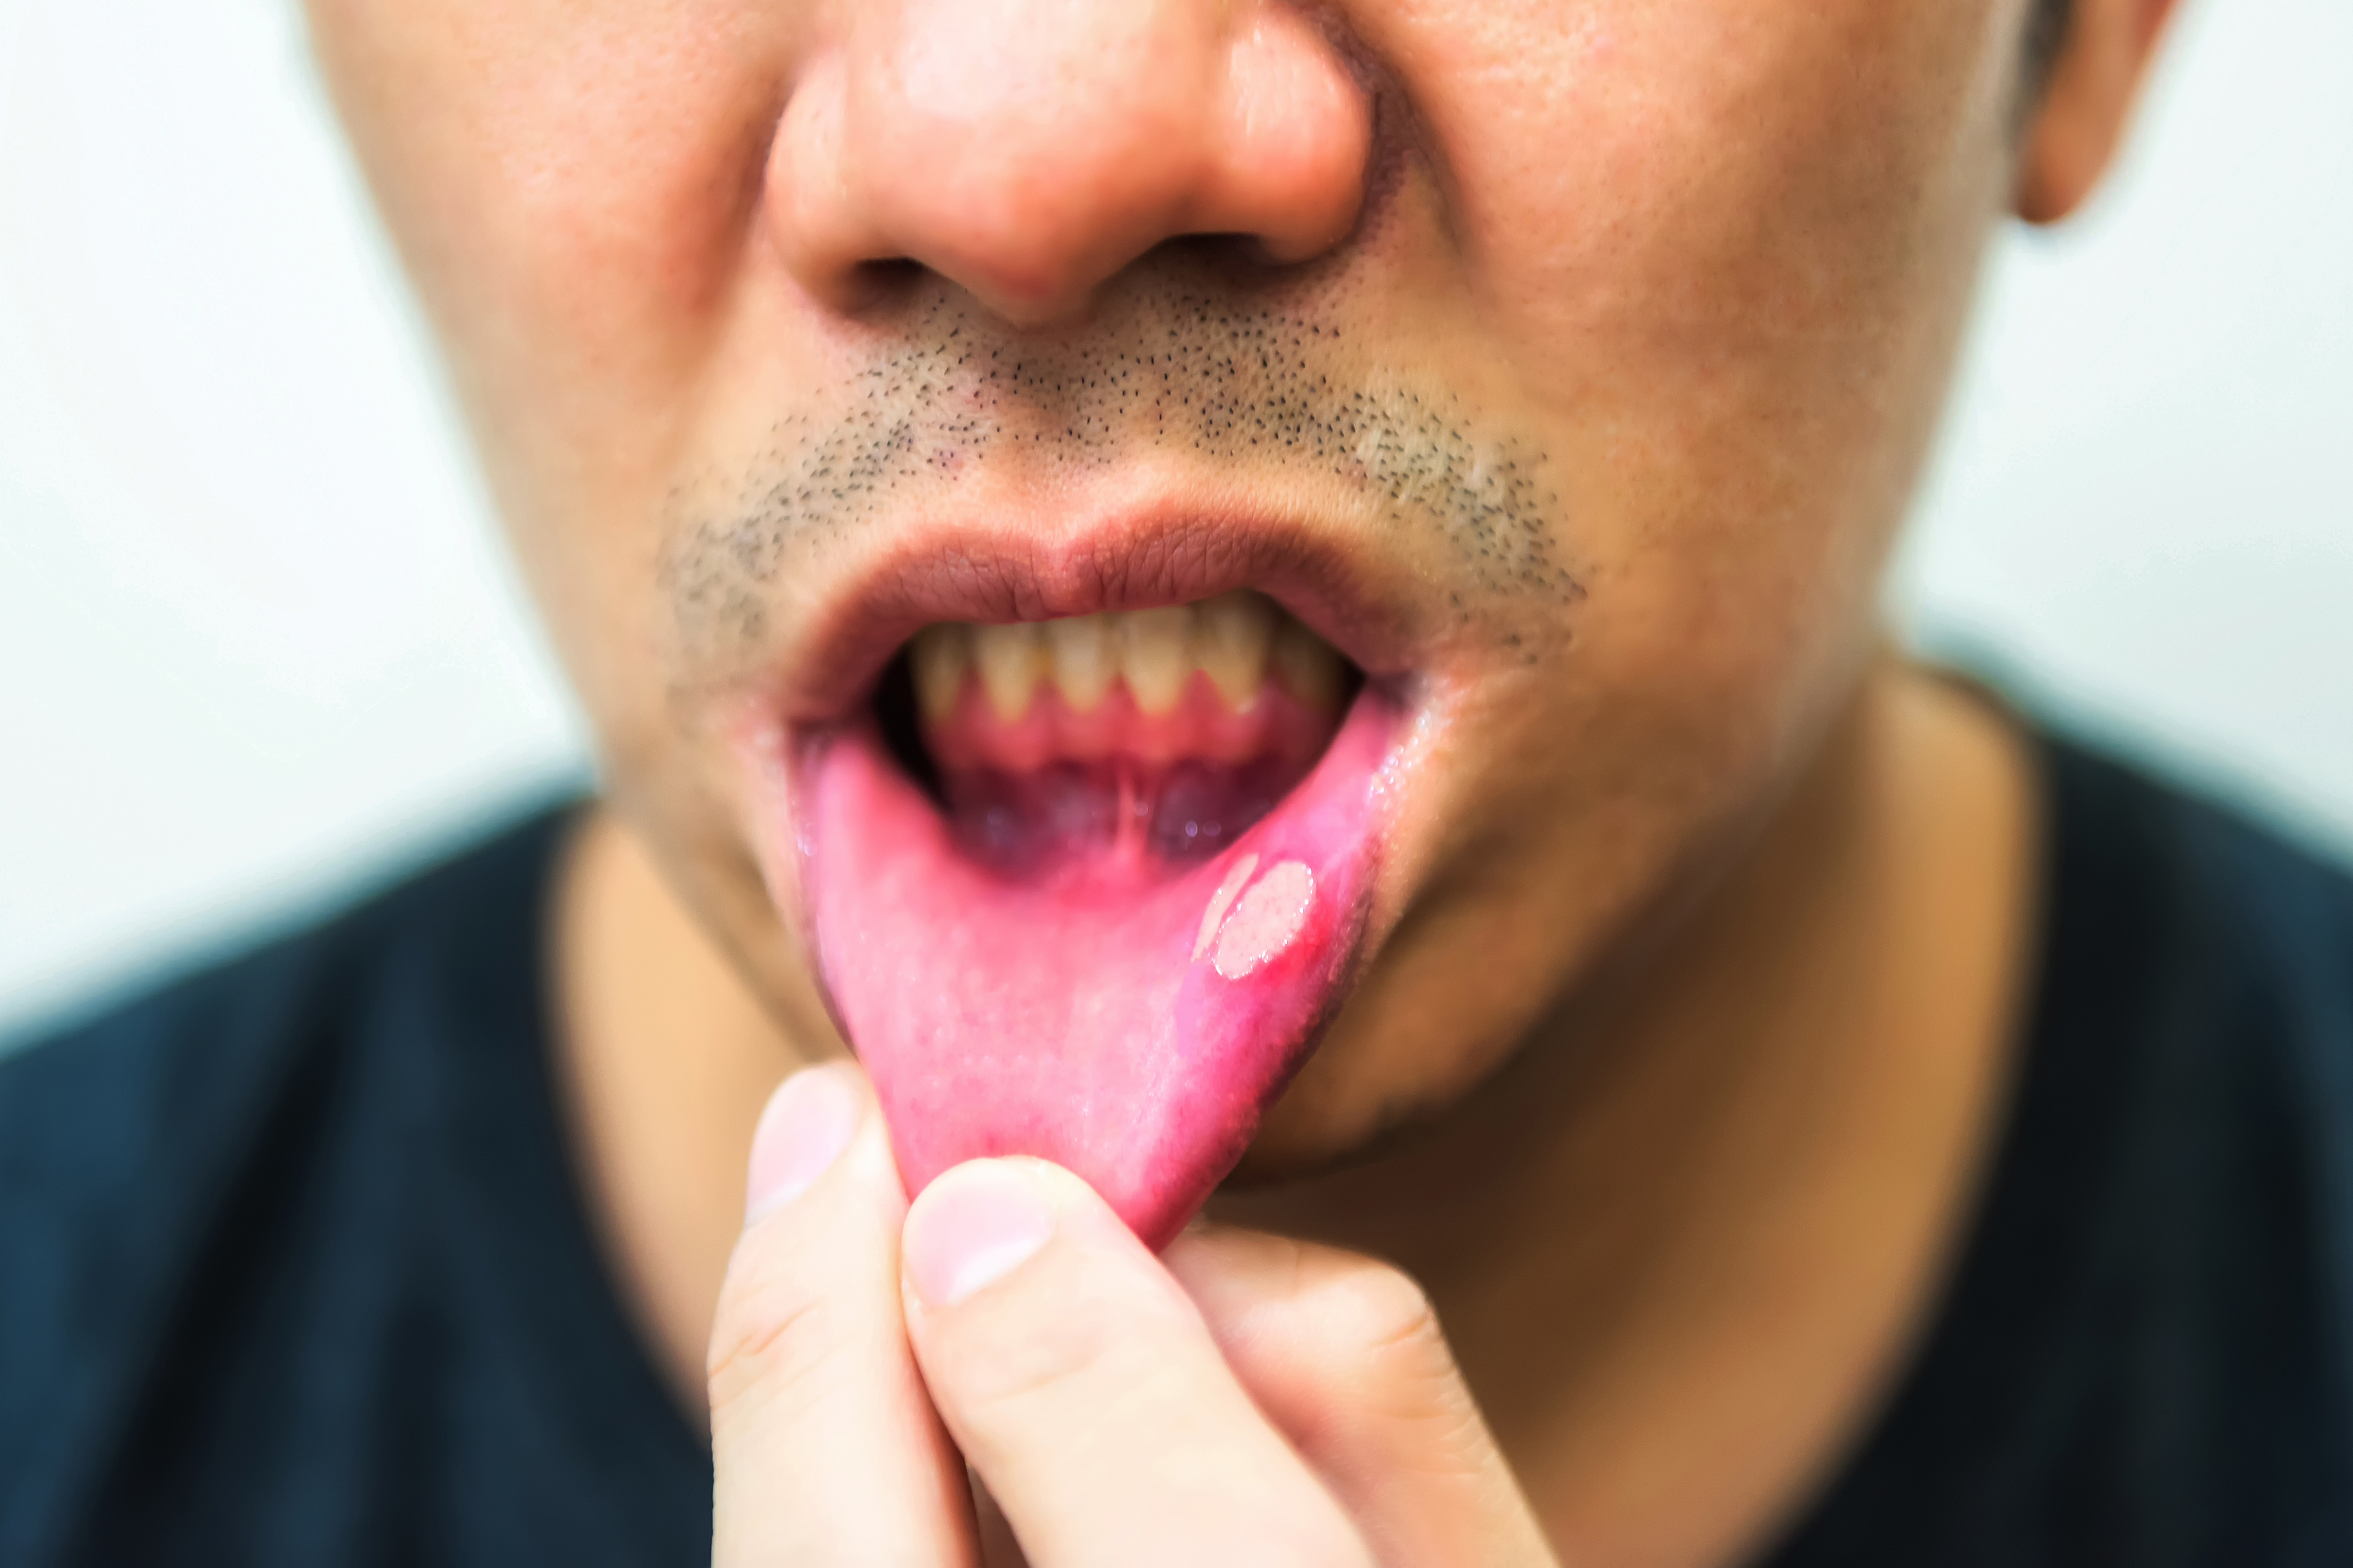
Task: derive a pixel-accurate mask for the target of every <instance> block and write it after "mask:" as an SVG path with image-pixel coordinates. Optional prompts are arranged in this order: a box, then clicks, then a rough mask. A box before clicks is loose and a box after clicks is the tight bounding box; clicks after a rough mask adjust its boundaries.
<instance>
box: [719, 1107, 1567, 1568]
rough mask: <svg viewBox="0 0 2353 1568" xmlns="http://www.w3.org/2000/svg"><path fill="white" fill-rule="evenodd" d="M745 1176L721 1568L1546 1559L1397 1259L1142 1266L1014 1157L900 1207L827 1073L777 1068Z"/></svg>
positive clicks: (1090, 1211) (1230, 1238)
mask: <svg viewBox="0 0 2353 1568" xmlns="http://www.w3.org/2000/svg"><path fill="white" fill-rule="evenodd" d="M752 1192H753V1202H752V1218H751V1220H750V1222H749V1223H748V1224H747V1225H746V1226H745V1229H744V1236H743V1239H742V1240H741V1241H739V1242H738V1243H737V1244H736V1247H735V1255H734V1258H733V1261H732V1262H731V1263H730V1265H729V1268H728V1272H727V1282H726V1286H725V1289H724V1290H723V1293H722V1296H721V1299H720V1307H719V1314H718V1321H717V1323H716V1326H715V1329H714V1331H713V1335H712V1352H711V1427H712V1461H713V1464H714V1466H715V1469H716V1495H715V1499H714V1502H715V1510H714V1521H713V1524H714V1533H713V1542H712V1558H713V1561H714V1563H718V1564H721V1565H723V1568H746V1565H749V1564H754V1563H760V1564H769V1563H789V1564H800V1563H826V1564H832V1563H844V1564H878V1565H881V1564H907V1565H910V1568H945V1565H952V1564H967V1563H1000V1562H1013V1561H1018V1558H1017V1557H1016V1556H1015V1555H1014V1553H1015V1552H1016V1551H1017V1548H1016V1547H1015V1546H1014V1544H1013V1542H1015V1541H1017V1540H1018V1552H1023V1553H1026V1555H1027V1561H1028V1562H1029V1563H1031V1564H1033V1565H1035V1568H1066V1565H1067V1568H1081V1565H1083V1568H1095V1565H1097V1564H1105V1563H1118V1564H1123V1565H1134V1568H1145V1565H1150V1564H1162V1563H1166V1564H1172V1565H1182V1568H1198V1565H1200V1564H1204V1563H1207V1564H1213V1565H1215V1568H1241V1565H1244V1564H1252V1563H1269V1564H1274V1563H1280V1564H1284V1565H1285V1568H1292V1565H1301V1564H1308V1565H1314V1564H1335V1565H1336V1564H1351V1565H1353V1564H1366V1563H1394V1564H1423V1563H1431V1564H1444V1565H1448V1568H1452V1565H1455V1564H1477V1563H1498V1564H1514V1565H1516V1564H1523V1563H1548V1562H1550V1561H1551V1559H1550V1556H1549V1554H1548V1553H1547V1552H1546V1549H1545V1546H1544V1543H1543V1540H1542V1536H1541V1534H1540V1532H1539V1531H1538V1530H1537V1528H1536V1524H1535V1518H1534V1516H1533V1515H1532V1514H1531V1512H1530V1511H1529V1510H1528V1507H1527V1504H1526V1502H1525V1500H1524V1499H1523V1498H1522V1497H1521V1495H1520V1492H1519V1489H1518V1488H1517V1486H1516V1485H1515V1484H1514V1481H1513V1479H1512V1477H1511V1474H1510V1471H1509V1470H1508V1469H1507V1468H1505V1466H1504V1461H1503V1458H1502V1456H1501V1455H1500V1454H1499V1453H1498V1452H1497V1451H1496V1448H1495V1445H1494V1442H1493V1438H1492V1437H1491V1436H1489V1435H1488V1432H1487V1428H1486V1426H1485V1423H1484V1422H1483V1421H1482V1420H1481V1419H1480V1416H1479V1414H1478V1410H1477V1408H1476V1406H1474V1405H1472V1401H1471V1396H1470V1394H1469V1392H1468V1390H1467V1389H1466V1388H1465V1387H1464V1386H1463V1384H1462V1381H1461V1377H1460V1375H1459V1374H1458V1373H1456V1371H1455V1369H1454V1365H1453V1362H1452V1359H1451V1356H1450V1355H1449V1353H1448V1352H1447V1349H1446V1344H1445V1342H1444V1340H1443V1339H1442V1338H1441V1337H1440V1333H1439V1331H1438V1327H1437V1323H1436V1321H1435V1319H1433V1318H1432V1316H1431V1315H1430V1309H1429V1306H1428V1304H1427V1303H1426V1301H1425V1300H1423V1298H1422V1296H1421V1293H1420V1292H1419V1289H1416V1288H1415V1287H1414V1285H1413V1284H1412V1283H1411V1282H1410V1281H1409V1280H1408V1279H1406V1278H1405V1277H1404V1276H1403V1275H1401V1274H1398V1272H1396V1271H1395V1270H1394V1269H1390V1268H1385V1267H1383V1266H1381V1265H1379V1264H1377V1263H1373V1262H1370V1261H1368V1260H1366V1259H1364V1258H1354V1257H1350V1256H1348V1255H1345V1254H1343V1253H1338V1252H1334V1251H1330V1250H1328V1249H1324V1248H1318V1247H1305V1246H1302V1245H1299V1244H1297V1243H1293V1242H1289V1241H1283V1240H1279V1239H1276V1238H1274V1237H1262V1236H1252V1235H1246V1234H1241V1233H1235V1232H1222V1233H1220V1232H1209V1233H1196V1234H1188V1235H1187V1236H1186V1237H1181V1238H1180V1239H1179V1240H1178V1241H1177V1242H1176V1245H1175V1246H1173V1247H1170V1249H1169V1251H1168V1254H1167V1257H1166V1262H1165V1264H1164V1262H1163V1261H1162V1260H1161V1259H1157V1258H1154V1257H1153V1256H1152V1255H1151V1254H1150V1253H1148V1252H1146V1251H1145V1248H1144V1247H1143V1246H1142V1245H1141V1244H1140V1243H1138V1242H1137V1241H1136V1240H1135V1238H1134V1237H1133V1236H1132V1235H1131V1234H1129V1232H1128V1231H1127V1229H1126V1228H1125V1227H1124V1226H1122V1225H1121V1224H1120V1223H1119V1221H1118V1220H1117V1219H1116V1218H1115V1217H1113V1215H1112V1213H1111V1211H1110V1210H1109V1209H1108V1208H1107V1207H1105V1206H1104V1205H1103V1202H1102V1200H1101V1199H1099V1198H1097V1197H1096V1196H1095V1195H1094V1194H1093V1193H1092V1191H1091V1190H1090V1189H1089V1188H1088V1187H1087V1186H1086V1185H1085V1184H1083V1183H1082V1182H1081V1181H1080V1180H1079V1179H1078V1178H1077V1177H1075V1176H1073V1175H1071V1174H1070V1173H1068V1172H1066V1171H1063V1170H1061V1169H1060V1168H1059V1167H1057V1166H1053V1165H1050V1164H1047V1163H1043V1162H1040V1161H1034V1160H984V1161H976V1162H974V1163H970V1164H967V1165H963V1166H959V1167H958V1168H957V1169H955V1170H954V1171H951V1172H949V1173H947V1174H946V1175H944V1176H942V1177H941V1178H940V1179H939V1180H938V1181H937V1182H935V1183H934V1184H932V1186H931V1187H930V1188H929V1189H927V1190H926V1191H925V1192H924V1194H923V1196H922V1197H921V1198H920V1199H919V1200H917V1201H916V1202H915V1203H914V1205H913V1206H912V1208H911V1207H910V1205H908V1203H907V1200H906V1197H905V1194H904V1193H903V1191H902V1188H901V1186H900V1184H899V1179H898V1173H897V1171H896V1168H895V1167H894V1166H893V1165H892V1160H891V1153H890V1148H889V1144H888V1142H887V1141H886V1139H885V1137H884V1134H883V1131H882V1126H881V1116H880V1115H879V1114H878V1113H877V1111H876V1110H875V1108H874V1104H873V1100H872V1098H871V1093H870V1092H869V1090H868V1089H867V1087H866V1083H865V1079H863V1077H862V1076H861V1075H860V1074H859V1073H858V1072H857V1070H856V1069H855V1068H850V1067H848V1066H837V1067H828V1068H816V1069H812V1070H810V1071H808V1072H805V1073H802V1074H800V1075H798V1076H797V1077H796V1078H795V1079H792V1080H791V1081H789V1082H788V1083H787V1084H786V1086H785V1087H784V1088H783V1089H779V1090H778V1091H777V1094H776V1098H775V1100H772V1101H771V1102H770V1103H769V1106H768V1109H767V1111H766V1112H765V1115H764V1116H763V1117H762V1119H761V1124H760V1131H759V1135H758V1138H757V1139H756V1141H755V1142H754V1149H753V1154H752ZM967 1463H968V1464H969V1467H970V1469H969V1476H970V1477H971V1478H972V1479H976V1480H977V1481H978V1482H979V1483H980V1484H981V1488H982V1489H983V1490H982V1493H981V1495H982V1500H983V1506H982V1508H981V1509H980V1510H979V1512H980V1513H981V1514H982V1515H984V1516H986V1517H985V1518H983V1519H980V1520H976V1509H975V1504H974V1497H975V1488H974V1487H973V1486H972V1484H971V1482H970V1481H968V1479H967V1474H968V1472H967V1469H966V1465H967ZM993 1509H1001V1510H1002V1512H1001V1514H997V1513H996V1512H994V1511H993Z"/></svg>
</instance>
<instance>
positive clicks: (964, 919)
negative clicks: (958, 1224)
mask: <svg viewBox="0 0 2353 1568" xmlns="http://www.w3.org/2000/svg"><path fill="white" fill-rule="evenodd" d="M1398 719H1399V710H1398V707H1397V705H1396V704H1395V703H1394V702H1393V701H1392V700H1389V699H1388V698H1386V697H1385V696H1383V695H1382V694H1381V693H1380V692H1378V691H1377V690H1376V689H1371V688H1366V689H1363V690H1360V691H1359V692H1358V693H1357V695H1356V700H1355V702H1354V704H1353V705H1352V707H1351V708H1350V710H1349V712H1348V715H1347V717H1346V719H1345V721H1344V722H1343V723H1342V725H1341V728H1340V730H1339V731H1338V732H1337V733H1336V734H1335V736H1334V737H1333V740H1332V742H1331V744H1330V746H1329V747H1328V748H1327V749H1326V751H1325V752H1324V755H1323V757H1322V758H1321V759H1320V760H1319V761H1318V762H1317V763H1316V764H1315V766H1314V769H1313V770H1312V771H1311V772H1310V773H1308V775H1307V777H1306V778H1305V779H1303V781H1302V782H1301V783H1300V784H1298V786H1297V787H1296V788H1294V789H1293V790H1292V791H1291V792H1290V794H1288V795H1285V796H1284V797H1283V798H1282V800H1281V801H1280V802H1278V803H1277V804H1276V805H1275V806H1274V808H1273V810H1272V811H1271V812H1270V813H1269V814H1268V815H1267V816H1265V817H1263V818H1262V819H1261V820H1260V821H1258V822H1257V823H1256V824H1255V825H1254V826H1251V827H1250V828H1249V830H1248V831H1247V832H1244V833H1242V834H1240V835H1239V836H1238V837H1235V838H1234V840H1233V842H1232V843H1231V844H1230V845H1229V846H1228V847H1224V848H1223V849H1222V850H1221V851H1220V852H1219V853H1217V854H1215V855H1211V856H1197V857H1194V858H1187V859H1183V860H1179V861H1172V862H1170V863H1169V864H1168V866H1167V867H1166V868H1165V872H1164V873H1163V874H1161V875H1158V876H1156V877H1154V878H1149V879H1136V878H1135V877H1134V876H1133V875H1123V876H1120V877H1116V878H1111V879H1105V880H1103V881H1101V882H1095V881H1091V880H1090V879H1084V878H1076V879H1073V878H1067V877H1066V878H1060V879H1052V880H1050V881H1025V880H1020V879H1008V878H1007V877H1006V876H1004V875H1002V874H1001V873H1000V872H998V871H997V870H994V869H992V868H990V867H988V866H987V865H985V864H984V863H982V862H981V861H980V860H978V859H976V858H974V857H973V855H972V854H970V853H969V851H968V847H966V846H965V844H963V843H962V842H960V840H959V838H958V837H957V835H956V833H955V829H954V827H953V826H952V825H951V824H950V822H949V821H948V819H947V818H946V817H945V816H944V815H943V814H942V812H941V811H940V809H939V808H938V807H937V806H936V805H934V802H933V801H932V800H931V799H930V797H928V796H927V795H925V794H924V793H923V791H922V789H920V788H919V787H918V786H917V785H916V784H915V783H914V782H913V780H912V779H910V778H909V777H908V776H907V775H906V773H904V772H903V771H902V769H901V768H900V767H899V765H898V764H897V763H896V762H895V761H894V760H893V759H892V757H891V755H890V754H889V752H888V749H887V747H886V746H885V745H884V743H883V742H882V739H881V735H880V733H879V732H878V731H877V730H876V728H875V726H874V725H873V723H872V722H871V721H860V722H858V723H855V724H852V725H849V726H845V727H840V728H837V729H833V730H830V731H825V732H821V733H818V734H816V735H814V736H812V737H811V738H810V740H809V742H808V743H807V745H806V746H805V747H804V748H803V749H802V751H801V752H800V753H799V755H798V756H797V758H796V759H794V763H793V765H792V767H791V769H790V770H789V776H781V775H779V774H778V773H777V772H776V770H773V769H771V770H766V775H765V776H768V777H769V778H770V779H771V781H772V789H774V788H775V787H776V786H781V794H772V796H771V799H770V801H769V803H768V805H769V809H768V810H766V811H765V813H764V815H765V822H764V824H763V830H764V837H765V840H766V842H765V845H764V848H765V853H766V858H767V859H768V861H769V865H770V869H771V874H772V876H773V875H774V874H775V873H776V872H778V871H782V870H785V869H786V868H787V867H789V868H790V869H791V872H792V873H793V875H794V880H795V882H796V883H797V888H798V889H799V892H800V894H801V896H802V905H803V907H804V909H805V910H806V911H807V917H808V923H809V928H810V930H811V931H812V934H813V940H814V944H815V947H816V951H817V957H818V969H819V973H820V974H821V976H822V978H823V980H824V983H825V985H826V988H827V991H828V995H829V998H830V1000H831V1003H832V1005H833V1007H834V1010H835V1014H836V1016H837V1017H838V1018H839V1021H840V1023H841V1025H842V1027H843V1029H844V1032H845V1033H846V1034H847V1035H848V1037H849V1040H850V1042H851V1044H852V1045H853V1047H855V1048H856V1049H857V1051H858V1053H859V1055H860V1058H861V1059H862V1060H863V1062H864V1063H865V1065H866V1068H867V1070H868V1072H869V1074H870V1076H871V1078H872V1079H873V1082H874V1085H875V1089H876V1091H877V1094H878V1095H879V1097H880V1099H881V1104H882V1108H883V1112H884V1116H885V1119H886V1120H887V1121H888V1122H889V1124H890V1127H891V1132H892V1143H893V1147H894V1149H895V1151H896V1153H897V1156H898V1161H899V1166H900V1172H901V1174H902V1176H903V1177H904V1179H905V1180H906V1183H907V1185H908V1189H909V1191H910V1192H915V1191H920V1190H921V1189H922V1188H923V1185H925V1184H928V1183H929V1182H930V1181H931V1180H932V1178H933V1177H934V1176H936V1175H938V1174H939V1173H941V1172H943V1171H944V1170H946V1169H948V1168H949V1167H950V1166H953V1165H955V1164H957V1163H962V1162H963V1161H965V1160H969V1159H976V1158H982V1157H988V1156H997V1155H1006V1154H1028V1155H1035V1156H1038V1157H1040V1158H1043V1159H1048V1160H1051V1161H1053V1162H1055V1163H1059V1164H1061V1165H1064V1166H1066V1167H1068V1168H1070V1169H1071V1170H1072V1171H1074V1172H1076V1173H1078V1174H1079V1175H1081V1176H1082V1177H1084V1178H1085V1179H1086V1180H1087V1181H1088V1182H1089V1183H1090V1184H1092V1185H1093V1186H1094V1187H1095V1188H1096V1190H1097V1191H1098V1192H1100V1193H1102V1194H1103V1196H1104V1197H1105V1198H1106V1199H1107V1200H1108V1201H1109V1202H1110V1203H1111V1205H1112V1206H1113V1209H1115V1210H1116V1211H1117V1212H1118V1213H1119V1214H1120V1215H1121V1216H1122V1217H1123V1218H1124V1220H1125V1221H1126V1222H1127V1223H1128V1225H1129V1226H1131V1227H1133V1228H1134V1230H1135V1231H1136V1233H1137V1234H1138V1235H1139V1236H1141V1237H1144V1238H1145V1240H1146V1241H1147V1242H1149V1243H1151V1244H1152V1245H1154V1246H1158V1245H1160V1244H1162V1243H1164V1242H1166V1240H1167V1239H1168V1238H1169V1237H1172V1236H1174V1235H1175V1233H1176V1230H1177V1229H1178V1228H1179V1227H1181V1226H1182V1225H1183V1224H1184V1223H1185V1221H1186V1220H1187V1218H1188V1217H1190V1215H1192V1214H1193V1212H1194V1211H1195V1210H1196V1209H1198V1206H1199V1205H1200V1204H1201V1202H1202V1201H1203V1200H1204V1199H1205V1198H1206V1197H1207V1196H1208V1193H1209V1192H1210V1190H1211V1189H1212V1188H1214V1187H1215V1185H1216V1184H1217V1183H1218V1182H1219V1180H1221V1179H1222V1178H1223V1177H1224V1175H1225V1174H1226V1173H1227V1172H1228V1171H1229V1170H1230V1169H1231V1168H1232V1166H1233V1164H1234V1163H1235V1162H1236V1161H1238V1160H1239V1159H1240V1156H1241V1154H1242V1152H1243V1151H1244V1150H1245V1149H1246V1148H1247V1147H1248V1146H1249V1143H1250V1139H1251V1138H1252V1136H1254V1134H1255V1132H1256V1131H1257V1128H1258V1124H1259V1121H1260V1118H1261V1115H1262V1113H1263V1112H1264V1110H1265V1109H1266V1107H1267V1106H1268V1105H1269V1104H1270V1103H1271V1101H1272V1100H1273V1099H1274V1098H1275V1096H1276V1095H1278V1094H1279V1093H1280V1092H1281V1091H1282V1088H1283V1086H1284V1085H1285V1084H1286V1083H1287V1082H1288V1081H1289V1080H1290V1079H1291V1077H1292V1075H1293V1073H1294V1072H1295V1071H1296V1070H1297V1068H1298V1067H1299V1065H1300V1063H1301V1062H1302V1061H1303V1059H1304V1058H1305V1056H1306V1055H1307V1053H1308V1052H1309V1050H1310V1049H1312V1047H1313V1046H1314V1040H1315V1037H1316V1036H1317V1034H1318V1032H1319V1031H1320V1029H1321V1026H1323V1024H1324V1022H1325V1021H1326V1020H1327V1019H1328V1017H1329V1016H1330V1014H1331V1013H1332V1011H1333V1010H1334V1008H1335V1006H1336V1005H1337V1002H1338V1000H1339V998H1340V995H1341V994H1342V992H1343V989H1344V987H1345V983H1346V981H1347V979H1348V978H1349V976H1350V975H1351V974H1352V973H1353V972H1354V970H1355V967H1356V963H1357V962H1358V958H1359V949H1360V948H1361V945H1362V942H1363V937H1364V931H1365V913H1366V904H1367V900H1368V899H1369V895H1370V891H1371V888H1372V883H1373V879H1374V876H1375V873H1376V871H1377V866H1378V862H1379V859H1380V857H1381V854H1382V849H1383V840H1384V837H1385V830H1386V822H1387V816H1388V804H1389V799H1388V790H1387V789H1386V787H1385V778H1386V766H1385V764H1386V763H1387V762H1388V753H1389V748H1390V745H1391V742H1392V740H1393V739H1394V737H1395V736H1396V735H1397V734H1398ZM796 822H797V825H798V831H797V834H796V832H795V830H794V826H793V825H794V824H795V823H796Z"/></svg>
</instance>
